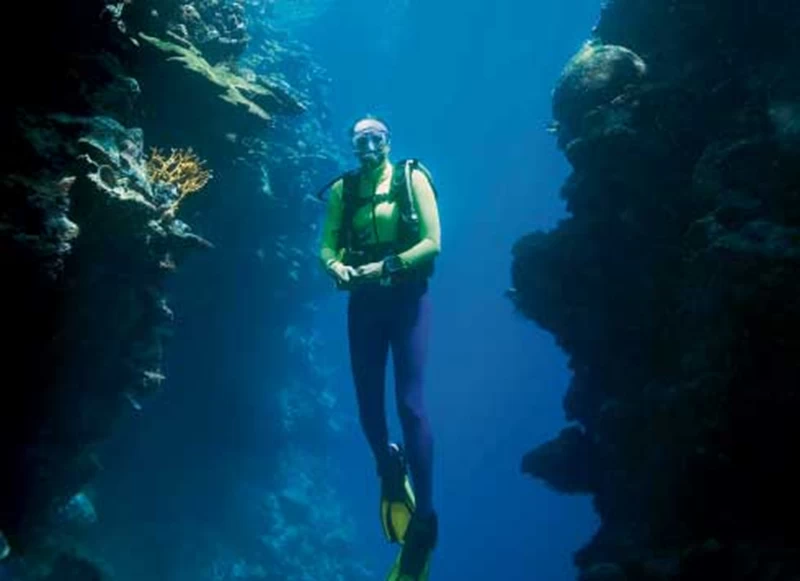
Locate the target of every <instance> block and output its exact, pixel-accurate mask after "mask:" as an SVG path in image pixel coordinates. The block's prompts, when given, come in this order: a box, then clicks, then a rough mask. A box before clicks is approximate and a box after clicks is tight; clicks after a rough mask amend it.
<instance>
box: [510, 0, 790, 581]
mask: <svg viewBox="0 0 800 581" xmlns="http://www.w3.org/2000/svg"><path fill="white" fill-rule="evenodd" d="M799 31H800V8H798V5H797V4H796V3H792V2H788V1H780V2H770V3H766V2H747V1H738V0H737V1H735V2H705V3H697V2H690V1H688V0H687V1H679V2H671V1H670V2H668V1H666V0H663V1H662V0H657V1H653V2H646V3H641V2H635V1H633V0H614V1H612V2H610V3H608V4H607V5H606V7H605V8H604V9H603V12H602V15H601V18H600V21H599V23H598V24H597V26H596V27H595V30H594V32H593V35H592V38H591V39H590V41H589V42H588V43H587V45H586V46H585V47H584V48H583V49H582V50H581V51H580V52H579V53H578V54H577V55H576V56H575V58H574V59H572V60H571V61H570V62H569V63H568V64H567V66H566V68H565V70H564V73H563V75H562V77H561V79H559V81H558V85H557V87H556V89H555V91H554V93H553V97H554V102H553V112H554V118H555V123H554V132H555V133H556V135H557V138H558V145H559V147H560V148H561V149H562V150H563V151H564V153H565V155H566V156H567V159H568V160H569V162H570V163H571V165H572V167H573V172H572V174H571V175H570V176H569V178H568V179H567V181H566V183H565V184H564V186H563V189H562V192H561V194H562V197H563V199H564V200H565V201H566V204H567V209H568V211H569V217H568V218H566V219H564V220H563V221H562V222H561V223H560V224H559V225H558V226H557V227H556V228H555V229H554V230H552V231H550V232H535V233H531V234H530V235H527V236H525V237H524V238H522V239H521V240H519V241H518V243H517V244H516V246H515V248H514V252H513V254H514V262H513V272H512V277H513V286H514V289H513V291H512V292H511V297H512V300H513V301H514V304H515V305H516V307H517V308H518V309H519V310H520V311H521V312H522V313H524V314H525V315H526V316H528V317H529V318H531V319H532V320H534V321H535V322H536V323H537V324H539V325H540V326H542V327H543V328H544V329H546V330H548V331H550V332H551V333H553V335H554V336H555V338H556V339H557V341H558V343H559V345H560V346H561V347H562V348H563V349H564V350H565V352H566V353H567V354H568V355H569V360H570V367H571V370H572V372H573V377H572V380H571V384H570V387H569V390H568V393H567V395H566V398H565V402H564V406H565V410H566V414H567V419H568V420H569V421H571V422H574V425H573V426H570V427H569V428H567V429H565V430H564V431H563V432H562V434H561V435H560V436H559V437H558V438H557V439H556V440H554V441H552V442H548V443H546V444H544V445H542V446H541V447H539V448H538V449H536V450H533V451H531V452H530V453H529V454H527V455H526V457H525V458H524V459H523V462H522V469H523V470H524V471H525V472H526V473H528V474H531V475H533V476H535V477H537V478H541V479H543V480H544V481H546V482H548V483H549V484H550V485H552V486H554V487H555V488H556V489H558V490H561V491H564V492H567V493H590V494H592V495H593V497H594V500H595V507H596V510H597V511H598V513H599V515H600V517H601V518H602V524H601V527H600V529H599V531H598V532H597V534H596V535H595V537H594V538H593V539H592V540H591V542H589V543H588V545H586V546H585V547H583V548H582V549H581V550H580V551H578V553H577V555H576V561H577V564H578V565H579V566H580V568H581V570H582V576H581V578H582V579H585V580H586V581H588V580H590V579H620V580H622V579H625V580H629V581H637V580H644V579H648V580H650V579H680V580H689V579H691V580H695V579H698V580H699V579H729V580H739V579H741V580H744V579H774V580H784V579H785V580H788V579H794V578H797V575H798V574H800V569H799V567H800V554H799V553H798V549H797V547H798V546H799V545H798V541H800V537H799V536H798V533H797V527H796V522H797V520H798V516H800V515H798V508H797V507H798V504H797V502H796V500H795V496H796V490H798V487H799V486H800V480H798V478H797V477H796V476H792V474H793V472H792V471H791V469H790V467H791V458H792V457H793V455H794V454H795V453H796V452H797V445H798V444H797V443H798V442H800V428H799V427H798V426H800V424H798V422H797V421H796V417H797V415H798V413H800V397H798V394H797V378H798V373H800V366H799V365H798V359H797V357H796V353H797V350H798V348H800V324H799V323H800V293H798V289H800V277H799V276H798V272H800V270H798V266H800V262H798V261H799V260H800V211H798V207H800V206H798V191H800V174H798V171H797V168H798V167H800V157H799V155H800V149H798V147H797V144H798V141H797V137H798V127H800V122H798V113H799V112H800V109H799V108H798V105H797V103H799V102H800V83H798V81H797V76H796V74H795V73H794V70H795V67H796V62H797V60H798V58H800V49H799V48H798V46H799V45H798V44H797V42H796V38H797V35H798V32H799Z"/></svg>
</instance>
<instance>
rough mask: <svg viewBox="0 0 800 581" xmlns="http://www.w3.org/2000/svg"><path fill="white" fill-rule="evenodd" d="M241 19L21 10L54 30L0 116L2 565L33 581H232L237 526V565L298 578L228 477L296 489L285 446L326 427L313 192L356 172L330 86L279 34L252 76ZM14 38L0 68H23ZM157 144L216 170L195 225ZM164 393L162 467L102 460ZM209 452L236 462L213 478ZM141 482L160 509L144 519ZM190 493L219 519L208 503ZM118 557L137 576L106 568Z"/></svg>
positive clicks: (341, 554) (229, 14)
mask: <svg viewBox="0 0 800 581" xmlns="http://www.w3.org/2000/svg"><path fill="white" fill-rule="evenodd" d="M237 5H238V3H236V2H212V1H209V2H196V3H194V4H193V5H192V6H193V7H194V10H195V11H196V12H197V13H198V14H200V17H201V19H202V21H203V23H204V26H205V28H204V29H201V28H200V27H198V28H196V29H190V28H187V31H188V34H186V35H184V37H181V36H180V35H178V34H176V30H178V31H180V30H181V29H180V26H179V22H178V20H179V17H178V16H176V15H179V16H181V17H183V16H186V14H188V13H189V12H190V10H189V9H188V8H187V6H190V5H189V4H188V3H185V2H170V1H166V0H165V1H164V2H158V1H155V0H153V1H149V2H148V1H147V0H132V1H127V0H126V1H123V2H103V1H100V0H87V1H84V2H68V3H67V2H65V3H56V4H55V5H53V6H52V7H50V8H49V9H48V10H43V9H42V8H41V7H40V6H38V5H34V4H33V3H28V4H27V5H25V4H23V5H21V9H22V10H23V11H24V12H26V13H25V14H22V16H21V20H20V22H37V23H38V28H37V32H38V33H39V34H41V37H39V36H37V52H39V53H43V54H44V55H46V58H44V57H43V58H41V59H37V60H35V61H33V60H32V59H31V58H19V59H10V62H9V63H8V74H9V77H8V78H13V79H15V80H17V81H18V82H17V84H16V85H15V90H14V91H9V92H7V97H10V98H11V102H10V103H9V104H8V106H7V107H6V108H4V113H3V114H2V116H0V122H1V123H2V128H3V130H4V131H3V135H4V137H5V139H6V145H7V147H8V148H9V149H10V151H11V152H12V154H11V155H7V156H4V158H3V159H2V161H0V165H1V166H2V170H3V172H2V175H3V178H2V188H3V196H1V197H0V199H1V200H2V201H0V245H1V246H2V249H3V252H2V253H1V254H0V267H2V268H3V272H4V276H5V277H6V278H4V280H6V281H8V283H7V284H5V285H3V295H2V297H0V298H2V302H1V303H0V304H2V305H3V312H2V314H3V320H4V321H7V322H8V323H7V326H6V333H7V338H8V339H9V340H10V341H11V343H10V345H11V346H10V347H7V348H6V349H5V350H4V352H3V359H2V364H3V371H4V376H5V377H6V383H7V384H8V386H9V389H8V390H7V392H8V393H7V394H6V396H7V397H6V398H4V400H3V401H4V403H3V405H2V406H0V442H3V445H2V446H0V470H2V474H3V478H0V538H2V539H3V543H2V547H0V551H2V552H3V553H5V552H6V540H7V541H8V545H9V546H10V549H11V557H10V558H9V559H8V560H6V561H4V562H3V567H6V566H7V564H8V563H9V562H11V563H12V564H13V566H14V567H15V569H16V572H17V573H19V575H20V578H21V579H36V580H39V579H53V580H55V579H72V578H82V579H91V578H97V579H101V578H102V579H105V578H106V577H109V576H110V577H112V578H115V579H130V578H131V577H132V576H135V575H137V574H139V573H141V575H140V576H139V577H137V578H171V579H173V578H177V577H176V576H175V575H177V573H176V568H180V569H181V570H182V571H186V570H190V571H192V572H193V574H194V575H193V577H192V578H194V579H203V578H207V579H212V578H213V579H219V578H220V577H218V576H215V575H216V573H217V572H216V571H214V570H213V569H212V568H209V563H210V562H211V561H212V560H214V559H215V558H216V556H217V555H218V553H217V552H215V551H217V550H220V546H221V545H222V544H223V543H222V541H221V540H220V539H222V538H226V537H225V533H227V532H230V533H231V535H230V536H229V537H228V538H229V539H230V541H228V542H229V543H230V546H229V547H228V548H229V549H230V552H231V555H233V556H230V555H228V556H225V557H223V560H224V559H227V560H226V561H225V562H226V563H228V564H233V565H236V564H237V563H238V562H239V561H241V560H242V559H245V558H246V559H247V560H248V562H250V563H252V566H253V567H256V568H257V567H259V566H260V567H267V568H270V567H277V566H279V565H280V563H278V564H276V563H275V562H274V560H275V559H276V558H277V557H275V555H273V556H272V557H269V555H268V556H267V557H265V556H264V555H265V544H266V542H267V541H259V536H258V533H260V534H262V535H263V534H267V532H266V531H264V530H263V529H264V524H263V522H259V523H254V524H253V528H252V529H251V528H247V527H243V526H242V521H237V520H236V518H237V517H241V516H242V515H248V514H254V513H255V512H257V511H255V510H254V503H255V502H256V501H255V500H254V498H253V497H252V496H247V497H246V498H245V499H244V500H242V502H243V503H244V505H243V506H240V507H239V510H238V511H231V510H230V509H231V508H232V507H233V506H234V504H235V503H234V502H233V501H231V498H229V497H230V496H236V494H235V492H236V491H234V490H232V484H234V483H242V485H244V483H248V482H253V483H255V484H254V485H256V486H260V487H262V489H264V490H266V489H267V487H268V486H270V485H272V486H275V487H276V490H280V489H281V488H282V487H285V486H286V483H284V482H281V481H280V479H281V475H284V476H285V474H284V473H283V472H281V471H280V470H279V466H280V463H281V462H289V461H291V455H290V456H287V454H282V453H281V449H282V447H283V446H284V445H287V443H288V444H293V445H294V449H300V450H307V448H308V447H309V446H310V445H312V444H313V445H317V444H318V443H319V440H320V439H321V438H322V437H323V436H324V435H325V434H326V433H327V432H326V430H329V429H330V428H331V425H329V424H327V418H328V417H329V416H328V412H329V410H330V407H331V404H332V402H331V401H330V400H329V397H328V396H327V392H326V390H325V385H324V382H325V379H324V377H323V375H322V374H321V372H320V370H319V369H318V367H319V365H320V363H319V362H314V361H312V360H311V359H309V357H311V356H312V354H313V352H314V347H313V342H312V340H311V339H309V337H311V336H312V334H311V333H310V332H309V330H308V329H309V322H308V319H309V315H310V313H312V312H313V304H312V303H311V301H312V299H313V298H314V297H315V296H316V293H317V292H319V290H320V289H322V288H325V287H324V286H323V285H324V283H325V282H326V281H324V280H322V278H321V273H320V272H319V269H318V268H317V264H316V261H315V260H314V258H313V256H314V255H313V238H314V235H315V224H316V223H317V222H318V217H319V212H320V209H321V208H320V207H319V205H318V204H317V203H315V202H314V201H312V199H311V197H310V194H311V193H312V191H313V188H314V186H315V185H319V184H320V183H321V182H323V181H325V180H327V179H328V177H329V175H330V174H331V173H332V172H333V171H336V170H337V169H338V168H337V161H336V159H335V156H333V155H332V154H330V153H328V152H327V150H328V149H329V147H330V143H329V139H328V138H327V137H326V136H325V128H324V118H325V116H324V113H323V111H324V108H323V107H322V106H321V105H320V104H319V103H316V104H315V103H313V101H315V100H316V101H319V100H321V99H320V97H321V95H320V93H319V91H320V87H321V85H322V84H323V83H324V79H320V78H317V77H316V76H315V75H316V73H317V71H316V70H315V69H313V68H312V67H309V66H305V65H304V66H296V67H293V66H292V65H293V64H296V63H297V61H298V60H300V61H302V63H305V64H306V65H307V63H308V62H309V58H308V56H307V55H305V54H304V53H303V47H302V46H298V45H291V44H290V43H286V44H284V43H283V42H282V41H281V42H279V39H278V37H277V36H276V37H272V38H270V39H262V41H263V42H262V43H261V44H260V45H259V46H258V47H254V49H253V52H252V53H251V54H250V60H249V61H247V66H245V61H239V62H234V61H233V59H234V58H235V57H236V56H238V55H241V54H242V51H243V50H244V48H245V46H244V45H243V43H242V42H239V41H242V40H243V39H246V38H249V37H248V36H247V33H246V31H242V30H241V27H240V26H239V25H238V21H237V20H236V19H237V18H238V15H239V14H240V9H239V8H237V7H236V6H237ZM226 18H227V20H226ZM248 18H250V17H249V16H248ZM246 20H247V19H246ZM221 22H222V24H221ZM225 22H227V24H224V23H225ZM195 23H196V22H195ZM226 26H227V27H228V28H226ZM211 27H214V28H215V29H216V30H217V31H218V32H220V33H221V34H220V35H219V36H216V37H215V36H214V34H213V33H212V32H209V31H210V29H211ZM265 30H269V28H268V27H265ZM204 31H205V32H204ZM214 38H216V39H217V40H214ZM225 39H228V40H231V42H228V41H227V40H225ZM2 42H3V45H2V48H3V49H5V51H4V54H12V53H13V51H15V50H16V51H17V52H19V48H18V47H14V46H13V41H12V40H11V38H10V37H4V38H3V41H2ZM23 55H24V56H25V57H31V56H32V55H33V53H32V52H30V51H24V52H23ZM301 57H302V58H301ZM279 69H282V70H284V71H288V72H287V73H286V74H283V73H281V72H279ZM31 71H33V72H34V73H35V74H33V75H31V74H29V72H31ZM292 75H300V76H299V77H296V81H297V82H294V81H295V78H292ZM290 78H291V79H292V82H291V83H290V81H289V80H287V79H290ZM301 115H305V117H303V118H298V117H299V116H301ZM154 147H157V148H159V149H161V150H164V151H169V150H170V149H172V148H177V149H178V150H185V149H186V148H194V149H195V150H196V152H197V153H198V154H199V155H200V157H201V158H202V159H204V160H206V161H207V164H208V167H209V168H211V169H212V170H213V172H214V178H213V180H211V181H210V182H209V183H208V185H206V186H205V187H204V188H203V189H202V190H201V191H200V192H198V193H194V194H191V195H190V196H188V197H187V198H186V200H185V201H181V202H180V206H179V207H178V209H177V212H165V209H167V208H172V207H173V206H172V204H173V203H174V202H175V201H176V199H177V198H176V190H175V188H171V187H170V186H169V185H168V184H164V183H154V182H153V180H152V179H151V175H150V174H149V173H148V170H147V160H148V159H149V158H150V155H151V153H150V151H151V148H154ZM190 225H191V226H190ZM199 249H204V250H207V252H203V253H199V252H194V253H193V251H195V250H199ZM192 254H195V256H196V260H194V261H193V260H190V258H191V255H192ZM201 257H202V258H201ZM167 295H168V296H169V305H168V304H167V300H166V296H167ZM167 339H169V340H170V349H169V350H167V349H165V347H166V345H167ZM256 345H257V346H260V347H262V348H263V351H262V350H261V349H256V348H254V347H253V346H256ZM298 345H299V347H298ZM293 354H294V355H293ZM298 369H304V370H306V371H307V373H308V374H307V375H303V374H299V373H298ZM165 389H168V390H169V391H170V397H169V398H168V399H169V400H170V403H167V404H165V407H164V408H162V410H164V411H165V412H168V413H167V417H165V418H157V417H155V418H151V419H150V421H149V423H148V426H149V427H150V429H151V430H152V432H153V434H154V435H153V436H152V437H153V438H154V439H155V441H154V442H153V445H152V446H151V447H150V448H149V450H150V451H151V453H150V454H149V455H147V456H145V457H144V458H137V459H136V461H134V460H129V458H128V456H125V457H118V456H115V455H114V454H113V453H112V454H108V450H107V449H106V448H105V446H106V443H107V440H108V439H109V436H110V435H111V434H113V432H114V428H115V427H117V426H118V425H119V424H120V423H124V424H126V426H127V427H128V428H130V427H131V424H132V423H133V424H134V428H133V429H132V430H131V431H130V432H128V434H130V433H132V432H135V431H136V427H135V422H136V421H137V420H138V419H139V418H140V417H141V415H143V414H148V413H152V411H151V403H152V402H153V401H154V400H158V399H160V398H150V396H152V395H154V394H156V393H159V392H160V391H163V390H165ZM11 396H13V397H11ZM170 405H171V406H173V407H172V408H170V407H169V406H170ZM176 420H177V421H179V425H180V431H179V432H178V433H179V434H180V435H181V436H182V437H177V436H176V432H175V422H176ZM159 422H160V423H159ZM209 422H210V423H211V425H212V426H213V428H211V429H210V428H209ZM311 425H316V426H318V427H319V431H318V432H315V433H309V431H305V432H304V434H303V438H299V437H297V436H296V435H295V436H292V437H291V438H290V436H289V432H290V431H291V430H290V428H292V427H293V426H294V427H297V426H302V427H303V428H307V427H309V426H311ZM154 426H157V427H158V429H154ZM232 426H233V427H232ZM159 429H160V430H162V431H161V432H159V431H158V430H159ZM127 437H129V438H131V437H132V436H130V435H128V436H127ZM183 438H186V439H183ZM282 438H283V440H284V441H282ZM295 440H303V441H295ZM187 441H188V443H187ZM309 442H310V443H311V444H309ZM266 443H270V445H267V444H266ZM314 443H316V444H314ZM181 446H184V447H181ZM187 448H188V450H190V451H189V452H187ZM210 450H223V451H224V452H222V453H220V454H219V455H218V456H217V458H218V460H217V464H216V465H215V466H214V469H213V470H209V453H210V452H209V451H210ZM256 450H258V452H256ZM265 450H268V453H267V454H266V455H264V451H265ZM231 451H235V453H233V452H231ZM126 452H127V453H129V454H130V450H126ZM257 453H258V454H260V455H259V456H256V454H257ZM130 457H131V458H133V457H135V454H130ZM165 458H167V459H170V461H169V462H167V464H168V465H167V466H165V465H164V464H163V462H164V460H165ZM287 458H288V459H287ZM128 461H130V462H131V463H132V464H133V465H132V466H126V468H127V470H125V471H122V470H119V465H120V464H124V463H126V462H128ZM160 462H161V463H160ZM304 466H308V470H313V469H314V463H313V462H310V461H309V462H307V463H306V464H304ZM114 470H117V472H116V473H114V474H111V472H113V471H114ZM115 478H116V479H118V480H117V481H116V482H115V484H117V485H118V486H119V487H118V488H114V487H113V486H109V481H112V482H113V481H114V479H115ZM159 486H163V488H159ZM179 486H180V487H183V488H180V491H181V494H179V495H177V498H179V499H180V502H178V501H176V493H175V490H176V487H179ZM146 487H151V488H152V489H154V490H153V491H154V492H155V494H153V495H152V496H150V497H148V501H149V505H148V506H142V504H137V501H136V499H137V493H138V492H139V489H140V488H145V489H147V488H146ZM95 488H96V490H94V491H92V492H91V494H90V491H91V490H92V489H95ZM312 492H313V493H314V494H320V495H328V494H330V491H328V490H324V489H314V490H313V491H312ZM196 498H202V499H203V502H204V503H207V502H208V500H207V499H209V498H213V499H214V502H213V503H211V504H213V507H211V508H209V507H203V508H202V510H198V506H196V505H193V504H192V502H193V501H194V500H195V499H196ZM120 499H124V500H123V501H120ZM236 500H238V499H236ZM171 511H180V512H171ZM204 511H205V512H204ZM316 516H317V515H312V517H314V518H316ZM180 519H184V520H180ZM166 520H169V521H170V522H171V523H172V524H173V525H174V526H175V527H176V528H170V527H169V526H166V525H165V524H164V523H165V521H166ZM220 523H226V526H227V527H229V529H227V530H226V531H225V533H223V530H222V529H223V525H221V524H220ZM297 526H301V525H300V524H298V525H297ZM303 526H305V527H306V528H304V529H303V530H304V531H305V532H304V533H303V534H305V535H306V536H307V535H308V534H309V531H311V530H314V532H317V531H316V529H315V528H313V527H312V528H309V526H308V525H303ZM258 527H260V529H259V528H258ZM187 531H192V534H189V533H187ZM283 533H284V531H280V530H272V529H271V530H270V531H269V534H271V535H282V534H283ZM237 534H238V536H236V535H237ZM315 542H316V541H315ZM114 543H117V544H116V545H115V544H114ZM345 545H346V542H344V541H341V539H340V540H339V541H336V540H335V539H334V540H332V541H331V542H330V543H327V541H324V540H321V541H319V543H318V544H317V545H316V546H317V548H318V549H319V550H320V551H323V550H324V551H328V553H327V556H324V558H323V555H322V553H318V554H317V557H318V559H317V560H315V562H314V563H313V564H308V563H306V560H303V562H297V563H295V564H294V569H292V571H294V572H293V575H296V576H297V578H302V577H303V575H306V576H308V575H309V574H314V575H318V574H319V572H320V571H322V572H323V573H321V574H322V576H323V577H324V576H326V575H328V574H329V573H330V572H331V571H337V572H338V571H340V570H348V569H347V568H348V566H349V565H347V562H346V561H347V556H346V552H345V551H344V550H343V549H344V547H345ZM112 547H114V548H117V549H120V553H114V552H113V550H111V548H112ZM121 555H122V556H124V557H125V558H127V559H130V561H127V562H126V561H124V560H118V561H117V562H114V563H111V565H113V566H108V567H106V566H103V567H100V566H95V562H96V561H97V560H98V558H103V559H109V560H112V558H119V557H120V556H121ZM243 555H244V556H243ZM280 556H281V557H284V558H286V559H290V558H293V559H297V557H296V556H291V555H286V554H282V555H280ZM3 557H5V555H3ZM236 559H238V561H237V560H236ZM287 566H289V565H287ZM137 567H142V569H141V570H140V569H137ZM237 567H238V565H237ZM312 567H321V569H318V570H316V572H315V571H312V569H311V568H312ZM115 568H116V570H114V569H115ZM290 568H291V567H290ZM284 570H289V569H284ZM112 571H113V573H112ZM239 572H240V569H239V568H236V567H234V568H233V569H232V570H231V575H234V576H235V575H238V574H239ZM5 574H6V569H5V568H2V569H0V576H3V575H5ZM354 575H355V573H352V571H351V572H350V573H347V576H348V578H355V577H354ZM159 576H161V577H159Z"/></svg>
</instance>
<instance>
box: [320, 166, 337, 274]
mask: <svg viewBox="0 0 800 581" xmlns="http://www.w3.org/2000/svg"><path fill="white" fill-rule="evenodd" d="M341 228H342V180H339V181H337V182H336V183H335V184H333V186H331V193H330V197H329V198H328V208H327V211H326V213H325V223H324V225H323V227H322V242H321V244H320V251H319V258H320V261H321V262H322V265H323V266H324V267H325V269H326V270H329V269H330V267H331V264H333V263H334V262H336V261H338V260H339V247H338V246H339V231H340V230H341Z"/></svg>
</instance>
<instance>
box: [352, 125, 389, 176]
mask: <svg viewBox="0 0 800 581" xmlns="http://www.w3.org/2000/svg"><path fill="white" fill-rule="evenodd" d="M353 152H354V153H355V155H356V157H357V158H358V159H359V161H360V162H361V165H363V166H364V167H366V168H374V167H377V166H379V165H380V164H381V163H382V162H383V161H384V160H385V159H386V158H387V156H388V154H389V133H388V131H386V129H385V128H384V127H383V126H381V125H377V124H374V125H373V124H367V125H364V126H363V127H360V128H359V127H358V126H356V130H355V131H354V132H353Z"/></svg>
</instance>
